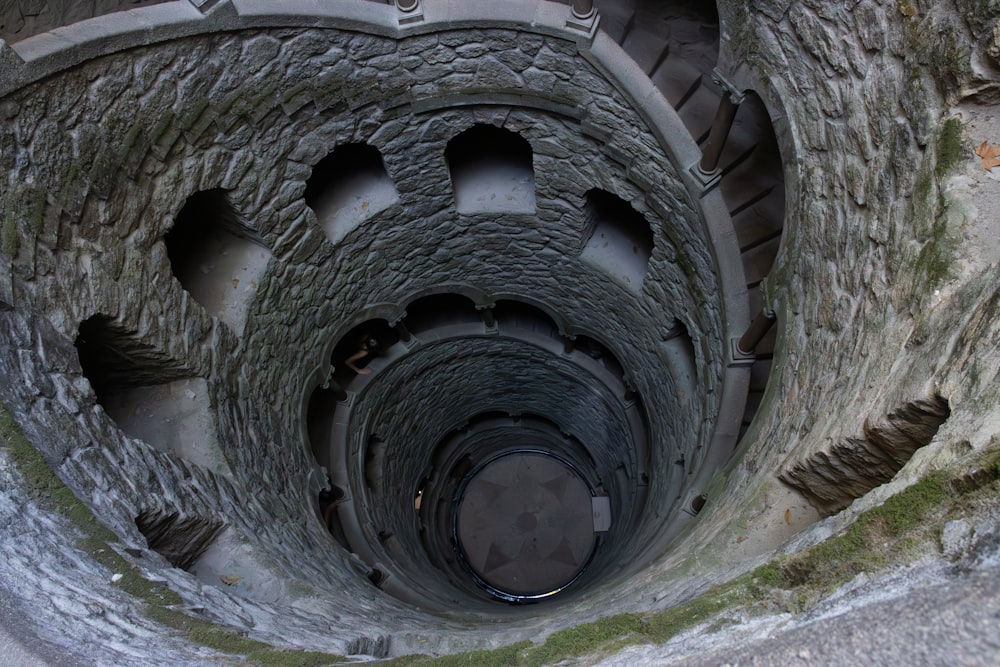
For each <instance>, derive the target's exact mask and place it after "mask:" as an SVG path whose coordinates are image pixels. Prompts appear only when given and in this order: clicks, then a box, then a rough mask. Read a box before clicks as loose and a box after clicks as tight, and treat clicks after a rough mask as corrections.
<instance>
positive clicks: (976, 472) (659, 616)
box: [386, 448, 1000, 667]
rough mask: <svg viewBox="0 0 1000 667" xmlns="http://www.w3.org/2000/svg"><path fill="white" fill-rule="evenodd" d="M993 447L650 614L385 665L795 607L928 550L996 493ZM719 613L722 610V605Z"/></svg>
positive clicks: (449, 660) (550, 656) (457, 659)
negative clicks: (967, 466)
mask: <svg viewBox="0 0 1000 667" xmlns="http://www.w3.org/2000/svg"><path fill="white" fill-rule="evenodd" d="M998 480H1000V448H996V449H993V450H992V451H990V452H988V453H986V454H984V455H983V456H981V457H980V458H979V460H978V461H977V462H976V463H975V464H974V465H973V468H972V470H971V471H969V470H966V471H963V472H961V473H956V474H954V475H951V476H949V475H948V474H946V473H945V472H943V471H936V472H933V473H930V474H929V475H927V476H925V477H924V478H923V479H921V480H920V481H918V482H917V483H915V484H913V485H911V486H910V487H908V488H906V489H904V490H903V491H901V492H899V493H897V494H896V495H894V496H892V497H890V498H888V499H887V500H886V501H885V502H884V503H883V504H882V505H879V506H877V507H873V508H871V509H869V510H867V511H865V512H863V513H861V514H860V515H859V516H858V518H857V519H856V520H855V522H854V523H853V524H852V525H851V526H850V527H849V528H848V529H847V530H846V531H844V533H842V534H841V535H838V536H836V537H833V538H831V539H829V540H826V541H825V542H821V543H819V544H817V545H815V546H813V547H810V548H809V549H806V550H804V551H802V552H800V553H798V554H794V555H792V556H788V557H783V558H778V559H775V560H773V561H771V562H769V563H766V564H765V565H762V566H760V567H759V568H757V569H756V570H754V571H753V572H751V573H750V574H748V575H744V576H743V577H740V578H738V579H735V580H733V581H731V582H728V583H726V584H722V585H720V586H716V587H714V588H712V589H710V590H708V591H707V592H706V593H704V594H702V595H701V596H699V597H697V598H695V599H693V600H691V601H689V602H687V603H685V604H682V605H679V606H677V607H673V608H671V609H667V610H665V611H661V612H655V613H651V614H644V615H643V614H619V615H617V616H609V617H607V618H602V619H600V620H598V621H595V622H593V623H586V624H583V625H578V626H575V627H572V628H568V629H566V630H562V631H560V632H556V633H554V634H552V635H550V636H549V637H548V639H547V640H546V641H545V642H544V643H542V644H528V643H521V644H515V645H513V646H506V647H502V648H499V649H496V650H493V651H475V652H470V653H462V654H458V655H451V656H445V657H441V658H431V657H429V656H406V657H404V658H397V659H395V660H391V661H388V663H386V664H389V665H393V667H408V666H410V665H434V666H435V667H441V666H444V667H451V666H460V665H470V666H471V665H476V666H479V665H489V666H496V667H508V666H509V667H515V666H516V667H522V666H523V667H538V666H541V665H548V664H553V663H556V662H559V661H560V660H564V659H566V658H572V657H578V656H583V655H591V654H612V653H614V652H616V651H618V650H619V649H621V648H622V647H624V646H627V645H630V644H645V643H652V644H662V643H665V642H667V641H669V640H670V639H671V638H672V637H674V636H676V635H678V634H679V633H681V632H683V631H685V630H688V629H691V628H693V627H695V626H697V625H700V624H702V623H707V622H712V627H713V628H716V629H717V628H719V627H722V626H724V625H727V624H731V623H734V622H736V621H734V620H733V618H732V616H733V615H738V614H733V612H736V611H740V612H742V613H743V614H755V613H764V612H767V611H773V610H774V609H775V607H776V606H778V607H780V608H782V610H786V611H802V610H804V609H805V608H808V607H809V606H811V605H813V604H815V603H816V602H818V601H819V600H820V599H822V597H824V596H825V595H828V594H829V593H831V592H833V591H834V590H835V589H836V588H838V587H839V586H842V585H843V584H845V583H847V582H848V581H850V580H851V579H853V578H854V577H855V576H856V575H858V574H859V573H862V572H869V573H871V572H876V571H878V570H882V569H885V568H887V567H890V566H893V565H900V564H905V563H907V562H911V561H912V560H913V559H914V558H915V557H917V556H919V555H920V554H921V553H924V552H926V550H927V549H928V546H929V545H930V548H935V549H936V548H937V539H938V536H939V535H940V532H941V528H942V526H943V525H944V523H945V522H946V521H948V520H950V519H952V518H955V517H956V516H960V515H961V514H962V513H963V512H966V511H968V508H969V507H970V504H971V502H972V501H975V500H977V499H978V500H980V501H986V500H987V499H989V502H993V503H996V502H997V498H1000V481H998ZM725 612H728V613H725Z"/></svg>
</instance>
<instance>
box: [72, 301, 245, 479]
mask: <svg viewBox="0 0 1000 667" xmlns="http://www.w3.org/2000/svg"><path fill="white" fill-rule="evenodd" d="M75 345H76V350H77V354H78V355H79V359H80V366H81V367H82V368H83V374H84V376H85V377H86V378H87V379H88V380H89V381H90V384H91V386H92V387H93V389H94V393H95V394H96V396H97V402H98V404H99V405H100V406H101V407H102V408H104V411H105V413H107V415H108V416H109V417H111V419H112V420H113V421H114V422H115V424H117V425H118V428H120V429H121V430H122V431H124V432H125V433H126V434H127V435H128V436H130V437H132V438H136V439H138V440H142V441H143V442H145V443H146V444H148V445H150V446H152V447H153V448H154V449H156V450H157V451H160V452H165V453H169V454H172V455H174V456H177V457H180V458H183V459H185V460H187V461H190V462H191V463H195V464H198V465H201V466H203V467H206V468H209V469H211V470H214V471H215V472H218V473H222V474H229V465H228V463H227V462H226V459H225V456H224V455H223V454H222V450H221V447H220V446H219V442H218V435H217V430H216V429H217V425H216V416H215V409H214V407H213V406H212V404H211V400H210V398H209V391H208V384H207V383H206V382H205V380H204V379H203V378H200V377H197V376H195V375H194V374H193V373H192V372H191V371H190V370H188V369H187V368H185V367H184V365H183V364H181V363H179V362H177V361H176V360H174V359H171V358H170V357H169V356H168V355H166V354H164V353H163V352H161V351H159V350H156V349H155V348H153V347H152V346H150V345H147V344H145V343H143V342H141V341H139V340H137V339H136V337H135V334H134V333H133V332H129V331H128V330H126V329H125V328H124V327H122V326H121V325H120V324H118V323H117V322H115V321H114V320H113V319H112V318H110V317H107V316H105V315H94V316H92V317H89V318H87V319H86V320H84V321H83V322H81V323H80V328H79V333H78V335H77V337H76V341H75Z"/></svg>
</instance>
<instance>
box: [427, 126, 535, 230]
mask: <svg viewBox="0 0 1000 667" xmlns="http://www.w3.org/2000/svg"><path fill="white" fill-rule="evenodd" d="M445 160H446V161H447V163H448V170H449V171H450V172H451V182H452V187H453V189H454V192H455V208H456V209H458V212H459V213H463V214H473V213H534V212H535V172H534V167H533V165H532V156H531V145H530V144H529V143H528V142H527V141H526V140H525V139H524V138H523V137H521V136H520V135H518V134H516V133H514V132H511V131H510V130H505V129H502V128H499V127H494V126H493V125H474V126H472V127H471V128H469V129H468V130H466V131H465V132H462V133H461V134H459V135H458V136H456V137H455V138H453V139H452V140H451V141H449V142H448V147H447V149H446V150H445Z"/></svg>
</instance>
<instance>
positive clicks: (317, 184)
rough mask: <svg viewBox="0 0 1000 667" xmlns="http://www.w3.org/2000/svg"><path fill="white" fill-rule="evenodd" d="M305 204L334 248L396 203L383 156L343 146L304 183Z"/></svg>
mask: <svg viewBox="0 0 1000 667" xmlns="http://www.w3.org/2000/svg"><path fill="white" fill-rule="evenodd" d="M305 200H306V204H307V205H308V206H309V208H311V209H312V210H313V213H315V214H316V221H317V222H319V225H320V227H322V228H323V231H324V232H325V233H326V236H327V238H328V239H330V242H331V243H333V244H337V243H339V242H340V241H342V240H343V239H344V237H345V236H347V234H348V233H349V232H350V231H351V230H353V229H355V228H356V227H357V226H358V225H360V224H361V223H363V222H364V221H365V220H368V219H369V218H371V217H373V216H374V215H375V214H377V213H380V212H381V211H384V210H385V209H387V208H389V207H390V206H392V205H393V204H395V203H397V202H398V201H399V192H398V191H397V190H396V186H395V184H394V183H393V182H392V179H391V178H390V177H389V174H388V172H386V170H385V164H384V163H383V161H382V155H381V154H380V153H379V151H378V149H377V148H375V147H374V146H369V145H368V144H345V145H343V146H339V147H338V148H337V149H336V150H334V151H333V152H332V153H330V154H329V155H327V156H326V157H325V158H323V159H322V160H320V161H319V162H318V163H317V164H316V166H315V167H313V171H312V175H311V176H310V177H309V180H308V181H306V191H305Z"/></svg>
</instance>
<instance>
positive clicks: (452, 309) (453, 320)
mask: <svg viewBox="0 0 1000 667" xmlns="http://www.w3.org/2000/svg"><path fill="white" fill-rule="evenodd" d="M405 321H406V327H407V328H408V329H409V330H410V331H411V332H413V333H414V334H415V335H419V334H420V333H421V332H426V331H430V330H431V329H437V328H440V327H447V326H451V325H456V324H479V323H481V322H482V321H483V317H482V315H481V314H480V312H479V311H478V310H476V305H475V304H474V303H473V302H472V299H470V298H468V297H466V296H463V295H461V294H432V295H430V296H425V297H421V298H419V299H417V300H416V301H413V302H412V303H409V304H407V306H406V320H405Z"/></svg>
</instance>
